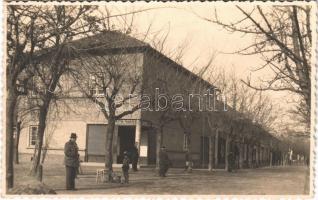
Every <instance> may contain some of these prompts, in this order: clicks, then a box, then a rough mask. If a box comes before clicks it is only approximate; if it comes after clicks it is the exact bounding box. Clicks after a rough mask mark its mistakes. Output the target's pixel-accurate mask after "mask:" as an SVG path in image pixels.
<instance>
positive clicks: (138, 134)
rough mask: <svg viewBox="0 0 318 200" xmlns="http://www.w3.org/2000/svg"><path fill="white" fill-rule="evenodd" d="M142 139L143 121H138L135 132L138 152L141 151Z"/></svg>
mask: <svg viewBox="0 0 318 200" xmlns="http://www.w3.org/2000/svg"><path fill="white" fill-rule="evenodd" d="M140 138H141V120H140V119H137V120H136V132H135V143H136V144H137V148H138V150H140Z"/></svg>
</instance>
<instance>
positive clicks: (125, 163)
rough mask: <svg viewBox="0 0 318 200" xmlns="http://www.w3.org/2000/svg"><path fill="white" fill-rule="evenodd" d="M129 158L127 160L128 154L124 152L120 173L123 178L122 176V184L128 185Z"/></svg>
mask: <svg viewBox="0 0 318 200" xmlns="http://www.w3.org/2000/svg"><path fill="white" fill-rule="evenodd" d="M129 163H130V161H129V158H128V152H127V151H125V152H124V159H123V166H122V171H123V176H124V179H125V181H124V183H127V184H128V183H129Z"/></svg>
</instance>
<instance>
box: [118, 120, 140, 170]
mask: <svg viewBox="0 0 318 200" xmlns="http://www.w3.org/2000/svg"><path fill="white" fill-rule="evenodd" d="M135 129H136V127H135V126H118V141H119V155H117V163H118V164H121V163H123V155H124V151H127V152H128V155H130V154H131V152H132V149H133V147H134V145H135ZM130 160H131V158H130Z"/></svg>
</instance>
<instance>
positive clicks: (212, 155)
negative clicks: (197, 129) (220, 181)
mask: <svg viewBox="0 0 318 200" xmlns="http://www.w3.org/2000/svg"><path fill="white" fill-rule="evenodd" d="M214 140H215V137H214V135H212V136H210V137H209V141H210V144H209V171H212V169H213V163H214V162H213V157H214V149H215V147H214V144H215V141H214Z"/></svg>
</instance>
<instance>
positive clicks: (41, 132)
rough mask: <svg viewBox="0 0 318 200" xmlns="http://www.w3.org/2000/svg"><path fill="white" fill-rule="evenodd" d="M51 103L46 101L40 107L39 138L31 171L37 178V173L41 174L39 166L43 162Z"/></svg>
mask: <svg viewBox="0 0 318 200" xmlns="http://www.w3.org/2000/svg"><path fill="white" fill-rule="evenodd" d="M48 102H50V101H46V102H44V103H43V105H42V106H41V107H40V114H39V128H38V135H37V136H38V138H37V141H36V147H35V151H36V153H35V156H34V157H33V164H32V169H31V175H32V176H37V173H38V172H39V164H40V160H41V155H42V154H41V153H42V147H43V138H44V132H45V127H46V117H47V113H48V109H49V103H48Z"/></svg>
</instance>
